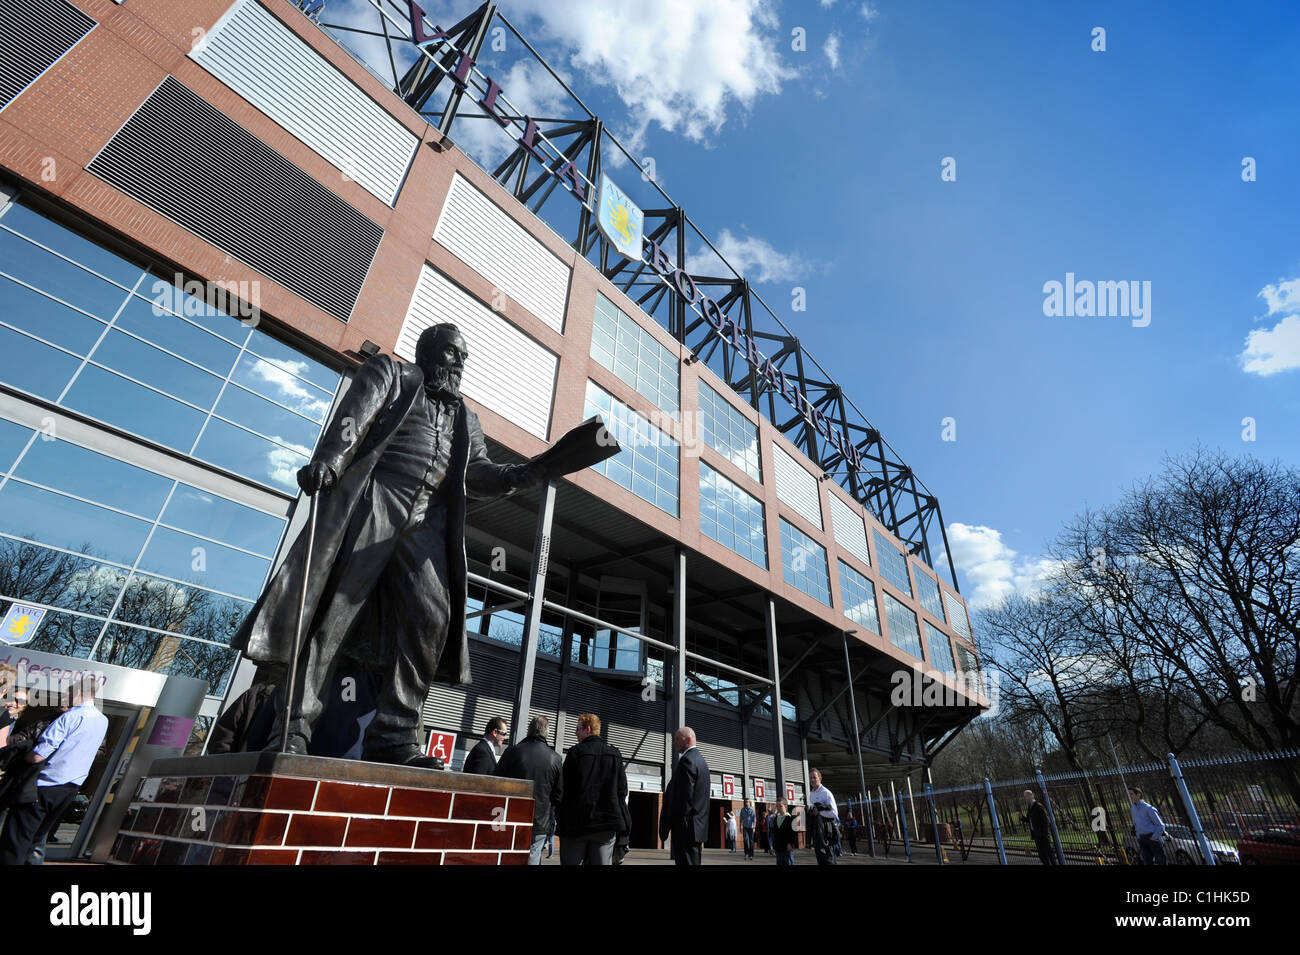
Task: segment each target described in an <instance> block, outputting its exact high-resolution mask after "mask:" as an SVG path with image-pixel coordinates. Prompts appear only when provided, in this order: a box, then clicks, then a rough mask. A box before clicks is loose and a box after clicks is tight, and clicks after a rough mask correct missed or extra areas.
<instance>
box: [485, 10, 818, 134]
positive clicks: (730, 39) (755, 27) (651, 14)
mask: <svg viewBox="0 0 1300 955" xmlns="http://www.w3.org/2000/svg"><path fill="white" fill-rule="evenodd" d="M511 16H512V19H513V20H514V22H515V24H516V25H517V26H518V27H519V28H520V31H521V32H522V33H524V34H525V35H533V36H538V35H540V37H542V38H544V39H546V40H549V41H551V42H553V43H557V44H559V45H562V46H563V47H564V48H565V49H566V50H570V51H572V52H571V53H570V55H569V64H570V65H571V66H572V67H573V68H575V69H577V70H581V71H582V72H583V73H584V74H585V79H587V80H588V81H594V82H596V83H599V84H602V85H605V86H610V87H613V89H614V91H615V92H616V93H617V94H618V96H619V97H620V98H621V99H622V101H623V102H624V104H625V105H626V106H627V107H628V108H629V109H630V110H632V111H633V114H634V115H633V129H632V131H631V138H632V140H633V142H634V143H638V142H639V141H640V140H641V139H643V137H644V131H645V130H646V129H647V128H648V127H649V126H650V124H651V123H657V124H659V125H660V126H661V127H663V128H664V129H666V130H669V131H672V132H679V133H681V134H682V135H684V136H686V137H687V138H688V139H692V140H703V139H705V138H706V137H707V136H708V135H709V134H710V133H716V132H717V131H718V130H720V129H721V128H722V126H723V125H724V123H725V122H726V119H727V115H728V112H729V110H730V108H731V106H732V105H733V104H735V105H739V106H740V107H741V108H742V109H748V108H750V107H751V106H752V105H753V103H754V101H755V100H756V99H757V98H758V97H759V96H761V95H763V94H774V93H779V92H780V90H781V84H782V83H783V82H784V81H785V80H787V79H790V78H791V77H793V76H795V75H796V71H795V70H794V69H793V68H792V67H790V66H788V65H787V64H786V63H784V62H783V61H782V59H781V56H780V51H781V49H782V44H781V42H780V35H779V34H778V33H776V32H775V31H776V30H777V29H778V26H779V24H778V22H777V20H776V15H775V11H774V10H773V9H771V8H770V6H769V5H768V2H767V0H713V2H710V3H707V4H705V3H700V4H687V3H681V2H679V0H571V2H569V3H564V4H559V3H555V2H554V0H517V2H515V3H514V4H512V6H511ZM502 85H503V86H504V84H502Z"/></svg>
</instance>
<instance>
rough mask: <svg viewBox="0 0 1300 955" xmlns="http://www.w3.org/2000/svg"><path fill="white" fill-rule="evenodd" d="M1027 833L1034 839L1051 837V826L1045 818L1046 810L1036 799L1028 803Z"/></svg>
mask: <svg viewBox="0 0 1300 955" xmlns="http://www.w3.org/2000/svg"><path fill="white" fill-rule="evenodd" d="M1029 835H1030V836H1031V837H1032V838H1033V839H1034V840H1035V841H1039V840H1044V839H1050V838H1051V837H1052V827H1051V823H1050V822H1049V821H1048V819H1047V810H1046V809H1044V808H1043V804H1042V803H1041V802H1039V801H1038V800H1037V799H1035V800H1034V801H1033V802H1032V803H1030V804H1029Z"/></svg>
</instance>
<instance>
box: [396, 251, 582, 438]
mask: <svg viewBox="0 0 1300 955" xmlns="http://www.w3.org/2000/svg"><path fill="white" fill-rule="evenodd" d="M439 322H453V323H455V324H456V325H457V326H458V327H459V328H460V330H461V333H462V334H463V335H464V336H465V341H466V343H467V344H468V345H469V360H468V361H467V362H466V363H465V376H464V378H463V380H462V382H461V391H463V392H464V393H465V394H467V395H468V396H469V397H471V398H473V399H474V400H475V401H477V402H479V403H480V404H482V405H483V406H484V407H486V408H490V409H491V410H493V411H495V412H496V413H497V414H499V415H501V416H502V417H503V418H506V419H508V420H510V421H512V422H514V423H515V424H517V425H519V427H521V428H523V429H524V430H525V431H527V432H528V433H529V434H535V435H537V437H539V438H545V437H546V434H547V430H548V428H549V425H550V420H551V399H552V397H553V395H554V393H555V373H556V367H557V366H558V364H559V358H558V357H557V356H556V354H555V353H554V352H552V351H550V350H549V349H547V348H544V347H543V346H541V345H539V344H538V343H537V342H536V341H534V340H533V339H532V338H530V337H528V335H526V334H524V333H523V332H521V331H520V330H519V329H517V328H515V326H513V325H511V324H510V323H509V322H508V321H506V320H505V319H504V318H502V317H501V316H500V315H498V314H497V313H496V312H494V311H492V310H491V309H490V308H488V307H487V306H485V305H484V304H483V303H482V302H480V301H479V300H478V299H476V298H474V297H473V296H472V295H470V294H469V293H467V292H465V291H464V290H463V289H461V288H459V287H457V286H456V285H453V284H452V283H451V281H450V280H449V279H447V278H446V276H444V275H443V274H442V273H441V272H439V271H437V270H436V269H434V268H433V267H431V266H429V265H426V266H425V267H424V268H423V269H422V270H421V272H420V281H419V283H418V284H417V285H416V288H415V294H414V295H412V296H411V304H410V306H409V308H407V311H406V319H405V320H404V321H403V322H402V330H401V332H400V333H399V334H398V336H397V345H396V347H395V348H394V349H393V352H394V354H396V355H397V356H398V357H399V358H404V359H406V360H407V361H414V360H415V343H416V341H417V340H418V339H419V337H420V332H422V331H424V330H425V329H426V328H428V327H429V326H430V325H436V324H438V323H439Z"/></svg>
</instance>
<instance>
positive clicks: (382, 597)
mask: <svg viewBox="0 0 1300 955" xmlns="http://www.w3.org/2000/svg"><path fill="white" fill-rule="evenodd" d="M412 498H414V500H412ZM339 555H340V556H339V559H338V560H337V561H336V562H335V564H334V567H333V569H332V570H331V572H330V580H329V583H328V584H327V586H326V593H328V594H330V597H329V599H328V600H327V601H325V603H324V606H323V607H322V610H321V612H320V613H319V614H318V615H317V617H316V627H315V629H314V630H313V631H312V633H311V636H310V638H309V639H308V640H306V641H305V646H304V647H303V651H302V653H301V655H300V656H299V659H298V683H297V688H296V691H295V693H294V710H293V723H292V725H291V726H290V731H291V732H298V733H301V734H302V735H303V736H306V737H308V738H309V739H310V738H311V730H312V728H313V727H314V726H315V725H316V722H317V721H318V720H319V719H320V717H321V713H322V712H323V710H324V707H325V703H326V702H327V700H326V699H325V695H326V694H327V693H328V692H330V691H331V689H332V688H333V687H334V686H335V682H334V679H333V677H334V671H335V668H336V666H337V665H338V662H339V659H340V651H341V650H342V649H343V648H344V644H345V643H347V644H348V645H349V649H350V651H352V652H353V653H354V654H355V657H354V659H356V660H359V661H360V662H361V663H362V664H363V665H366V664H369V665H372V666H377V667H380V668H382V669H383V670H384V682H383V686H382V688H381V689H380V691H379V700H378V703H377V707H376V713H375V718H374V720H373V721H372V722H371V723H370V726H369V727H368V728H367V730H366V736H365V740H364V743H363V752H376V751H382V750H385V749H391V748H394V747H399V746H412V745H415V743H416V741H417V738H418V733H419V726H420V707H421V705H422V704H423V703H424V698H425V695H426V694H427V693H428V691H429V685H430V684H431V683H432V682H433V677H434V673H435V672H436V671H437V669H438V660H439V658H440V657H441V655H442V649H443V646H444V644H445V643H446V641H447V626H448V623H449V620H450V613H449V611H450V597H449V585H448V577H449V574H448V561H447V509H446V506H445V504H444V503H443V501H442V499H441V498H439V497H430V496H429V495H428V493H427V492H421V493H419V494H416V493H415V492H414V491H411V490H408V489H404V488H400V487H393V486H391V485H389V484H387V483H384V482H380V481H374V482H372V483H371V486H370V487H369V488H368V489H367V491H366V495H365V497H364V499H363V500H362V502H361V504H360V506H359V507H358V511H357V514H356V515H355V516H354V517H353V520H352V523H351V524H350V525H349V527H348V530H347V532H346V533H345V535H344V539H343V543H342V546H341V547H340V550H339ZM357 607H360V608H361V609H360V610H359V611H357V610H356V608H357ZM341 620H352V621H355V622H354V623H353V624H352V625H351V626H350V627H348V626H346V625H344V624H340V623H339V622H338V621H341Z"/></svg>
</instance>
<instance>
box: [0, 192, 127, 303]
mask: <svg viewBox="0 0 1300 955" xmlns="http://www.w3.org/2000/svg"><path fill="white" fill-rule="evenodd" d="M4 224H5V226H7V227H8V228H10V229H13V230H14V231H15V232H19V233H21V234H23V235H25V236H27V237H28V238H31V239H35V240H36V241H37V242H39V243H41V245H45V246H48V247H49V248H51V249H54V250H55V251H57V252H59V253H61V254H63V255H66V256H67V257H68V258H70V259H72V260H73V261H74V262H80V263H81V264H82V265H84V266H86V267H87V268H90V269H93V270H94V271H96V272H98V273H99V274H100V275H104V276H107V277H108V278H110V279H112V280H113V281H114V282H117V283H118V284H119V285H125V286H126V287H127V288H132V287H133V286H134V285H135V282H136V279H138V278H139V277H140V273H141V272H143V271H144V269H142V268H141V267H140V266H138V265H132V264H131V263H130V262H128V261H127V260H126V259H124V258H122V257H121V256H119V255H116V254H115V253H113V252H110V251H108V250H107V249H105V248H104V247H103V246H100V245H97V244H95V243H94V242H91V241H90V240H89V239H83V238H82V237H81V236H79V235H77V234H76V233H75V232H70V231H68V230H67V229H65V228H63V226H60V225H55V224H54V223H53V222H51V221H50V220H49V219H47V218H45V217H44V216H43V215H41V214H40V213H37V212H33V211H32V210H31V209H28V208H26V207H25V206H20V205H15V206H13V207H12V208H11V209H10V210H9V211H8V212H6V213H5V217H4ZM3 231H4V230H3V229H0V232H3ZM9 238H10V239H12V238H13V236H9ZM0 261H3V259H2V258H0ZM33 284H36V283H33Z"/></svg>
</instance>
